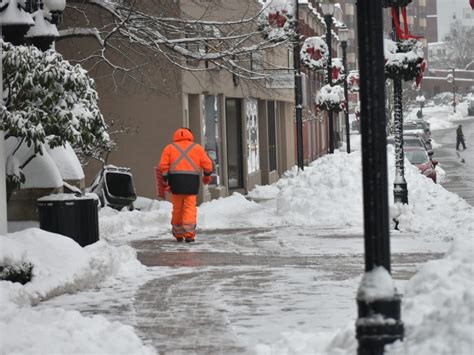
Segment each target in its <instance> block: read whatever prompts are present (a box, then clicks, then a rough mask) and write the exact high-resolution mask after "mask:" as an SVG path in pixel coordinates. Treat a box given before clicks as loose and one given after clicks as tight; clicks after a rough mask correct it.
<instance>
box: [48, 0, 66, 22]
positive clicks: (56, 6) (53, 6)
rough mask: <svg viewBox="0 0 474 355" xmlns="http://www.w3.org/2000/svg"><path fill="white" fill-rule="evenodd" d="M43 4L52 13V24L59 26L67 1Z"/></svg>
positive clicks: (61, 0)
mask: <svg viewBox="0 0 474 355" xmlns="http://www.w3.org/2000/svg"><path fill="white" fill-rule="evenodd" d="M43 3H44V5H45V6H46V7H47V8H48V10H49V11H50V12H51V15H52V17H53V20H52V23H53V24H55V25H59V23H60V22H61V16H62V14H63V12H64V10H65V9H66V0H43Z"/></svg>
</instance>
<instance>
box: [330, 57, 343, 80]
mask: <svg viewBox="0 0 474 355" xmlns="http://www.w3.org/2000/svg"><path fill="white" fill-rule="evenodd" d="M331 65H332V66H331V80H332V84H333V85H340V84H342V83H344V79H345V78H346V71H345V68H344V65H342V59H341V58H332V63H331Z"/></svg>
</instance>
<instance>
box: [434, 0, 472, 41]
mask: <svg viewBox="0 0 474 355" xmlns="http://www.w3.org/2000/svg"><path fill="white" fill-rule="evenodd" d="M437 8H438V40H439V41H442V40H443V38H444V36H446V34H447V33H448V32H449V26H450V24H451V22H453V16H454V15H456V19H457V20H461V21H462V22H463V24H464V25H466V26H474V10H472V9H471V7H470V5H469V0H437ZM466 16H470V18H466Z"/></svg>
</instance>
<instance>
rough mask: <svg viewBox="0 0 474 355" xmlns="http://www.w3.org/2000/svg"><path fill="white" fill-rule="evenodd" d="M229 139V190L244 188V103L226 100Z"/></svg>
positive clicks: (236, 100)
mask: <svg viewBox="0 0 474 355" xmlns="http://www.w3.org/2000/svg"><path fill="white" fill-rule="evenodd" d="M225 113H226V131H227V132H226V137H227V176H228V179H229V180H228V186H229V190H232V189H243V188H244V171H243V156H242V151H243V150H242V102H241V100H239V99H226V100H225Z"/></svg>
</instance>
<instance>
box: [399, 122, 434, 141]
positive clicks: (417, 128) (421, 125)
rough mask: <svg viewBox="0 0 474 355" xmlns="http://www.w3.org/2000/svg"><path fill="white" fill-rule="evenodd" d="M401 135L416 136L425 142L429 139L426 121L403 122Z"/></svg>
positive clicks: (429, 132) (429, 133) (429, 134)
mask: <svg viewBox="0 0 474 355" xmlns="http://www.w3.org/2000/svg"><path fill="white" fill-rule="evenodd" d="M403 134H416V135H419V136H421V137H423V139H424V140H425V141H428V139H430V137H431V130H430V128H429V126H428V124H427V122H426V121H424V120H423V119H418V120H413V121H406V122H404V123H403Z"/></svg>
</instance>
